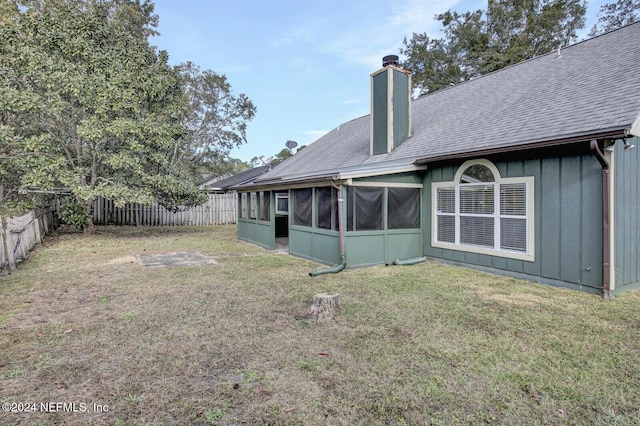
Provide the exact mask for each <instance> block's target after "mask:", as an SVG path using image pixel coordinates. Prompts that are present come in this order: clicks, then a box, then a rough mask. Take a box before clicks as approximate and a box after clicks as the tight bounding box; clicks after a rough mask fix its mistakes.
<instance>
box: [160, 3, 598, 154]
mask: <svg viewBox="0 0 640 426" xmlns="http://www.w3.org/2000/svg"><path fill="white" fill-rule="evenodd" d="M605 2H606V1H604V0H592V1H590V2H589V4H588V10H587V24H586V27H585V30H584V31H583V33H581V35H580V36H579V39H582V38H585V37H586V33H587V32H588V29H590V28H591V27H592V26H593V24H594V23H595V22H596V15H597V12H598V10H599V9H600V6H601V5H602V4H604V3H605ZM154 3H155V13H156V14H157V15H158V16H159V21H160V22H159V27H158V28H157V30H158V31H159V32H160V36H158V37H154V38H152V39H151V44H153V45H155V46H158V48H159V49H161V50H166V51H167V52H168V53H169V62H170V63H171V64H172V65H178V64H180V63H183V62H187V61H191V62H193V63H194V64H196V65H198V66H199V67H200V68H201V69H202V70H212V71H214V72H216V73H218V74H224V75H225V76H226V77H227V80H228V82H229V83H230V84H231V88H232V91H233V93H234V94H235V95H238V94H240V93H244V94H245V95H246V96H247V97H248V98H249V99H250V100H251V101H252V102H253V104H254V105H255V106H256V108H257V113H256V116H255V117H254V118H253V120H251V121H249V122H248V123H247V143H245V144H242V145H241V146H240V147H239V148H234V149H233V150H232V151H231V153H230V155H231V157H233V158H238V159H240V160H242V161H246V162H248V161H250V160H251V159H252V158H254V157H260V156H262V157H263V158H265V159H266V158H268V157H271V156H274V155H276V154H278V153H279V152H280V151H281V150H282V149H283V148H285V144H286V142H287V141H288V140H292V141H295V142H297V143H298V144H299V145H308V144H310V143H311V142H313V141H315V140H316V139H318V138H319V137H321V136H322V135H324V134H325V133H327V132H329V131H330V130H332V129H334V128H335V127H337V126H338V125H340V124H342V123H344V122H347V121H350V120H352V119H355V118H358V117H361V116H363V115H366V114H369V110H370V100H369V97H370V74H371V73H372V72H374V71H376V70H378V69H379V68H381V66H382V57H384V56H386V55H399V52H400V49H401V48H402V47H403V39H404V38H405V37H406V38H407V39H410V38H411V35H412V34H413V33H423V32H426V33H427V34H428V35H429V36H432V37H440V36H441V32H440V28H441V25H440V23H439V22H437V21H435V20H434V19H433V17H434V16H435V15H436V14H439V13H442V12H445V11H447V10H449V9H452V10H456V11H458V12H465V11H467V10H476V9H484V8H486V0H484V1H483V0H464V1H460V0H437V1H426V0H395V1H389V0H367V1H363V0H322V1H314V0H308V1H301V0H234V1H229V0H225V1H222V0H180V1H176V0H155V1H154ZM401 59H402V56H401ZM294 151H295V150H294Z"/></svg>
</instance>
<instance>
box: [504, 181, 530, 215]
mask: <svg viewBox="0 0 640 426" xmlns="http://www.w3.org/2000/svg"><path fill="white" fill-rule="evenodd" d="M500 214H502V215H509V216H526V215H527V185H526V184H524V183H509V184H502V185H500Z"/></svg>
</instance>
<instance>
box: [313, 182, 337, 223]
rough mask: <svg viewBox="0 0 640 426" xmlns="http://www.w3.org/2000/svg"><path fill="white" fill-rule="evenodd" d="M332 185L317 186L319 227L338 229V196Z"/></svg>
mask: <svg viewBox="0 0 640 426" xmlns="http://www.w3.org/2000/svg"><path fill="white" fill-rule="evenodd" d="M336 194H337V191H336V190H335V189H333V188H331V187H323V188H316V209H317V212H318V228H321V229H331V230H334V231H337V230H338V197H337V195H336Z"/></svg>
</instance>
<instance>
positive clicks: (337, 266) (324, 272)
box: [309, 181, 347, 277]
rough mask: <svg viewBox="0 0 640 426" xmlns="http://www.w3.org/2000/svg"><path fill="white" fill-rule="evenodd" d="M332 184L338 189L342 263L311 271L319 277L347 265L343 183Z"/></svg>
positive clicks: (333, 272) (337, 270) (340, 269)
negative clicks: (343, 215)
mask: <svg viewBox="0 0 640 426" xmlns="http://www.w3.org/2000/svg"><path fill="white" fill-rule="evenodd" d="M331 186H332V187H334V188H335V189H337V190H338V233H339V234H340V263H339V264H338V265H336V266H334V267H333V268H325V269H316V270H315V271H311V272H309V275H310V276H312V277H317V276H318V275H323V274H336V273H338V272H340V271H342V270H343V269H344V268H345V267H346V266H347V254H346V253H345V251H344V219H343V217H342V203H343V201H344V200H343V198H342V185H336V183H335V182H334V181H331Z"/></svg>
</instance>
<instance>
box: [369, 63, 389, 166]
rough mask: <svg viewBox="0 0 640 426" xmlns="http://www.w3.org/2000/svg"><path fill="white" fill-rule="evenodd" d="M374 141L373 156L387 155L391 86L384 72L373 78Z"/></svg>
mask: <svg viewBox="0 0 640 426" xmlns="http://www.w3.org/2000/svg"><path fill="white" fill-rule="evenodd" d="M372 87H373V88H372V90H373V93H372V97H371V99H373V103H372V105H371V108H372V113H371V115H372V117H373V119H372V126H373V129H372V135H373V136H372V138H373V139H372V141H371V144H372V146H371V152H372V154H373V155H378V154H385V153H386V152H387V151H388V149H387V143H388V136H387V135H388V131H389V130H388V126H389V123H388V117H387V110H388V106H389V96H388V90H389V84H388V77H387V73H386V72H383V73H381V74H378V75H376V76H374V77H373V85H372Z"/></svg>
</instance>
